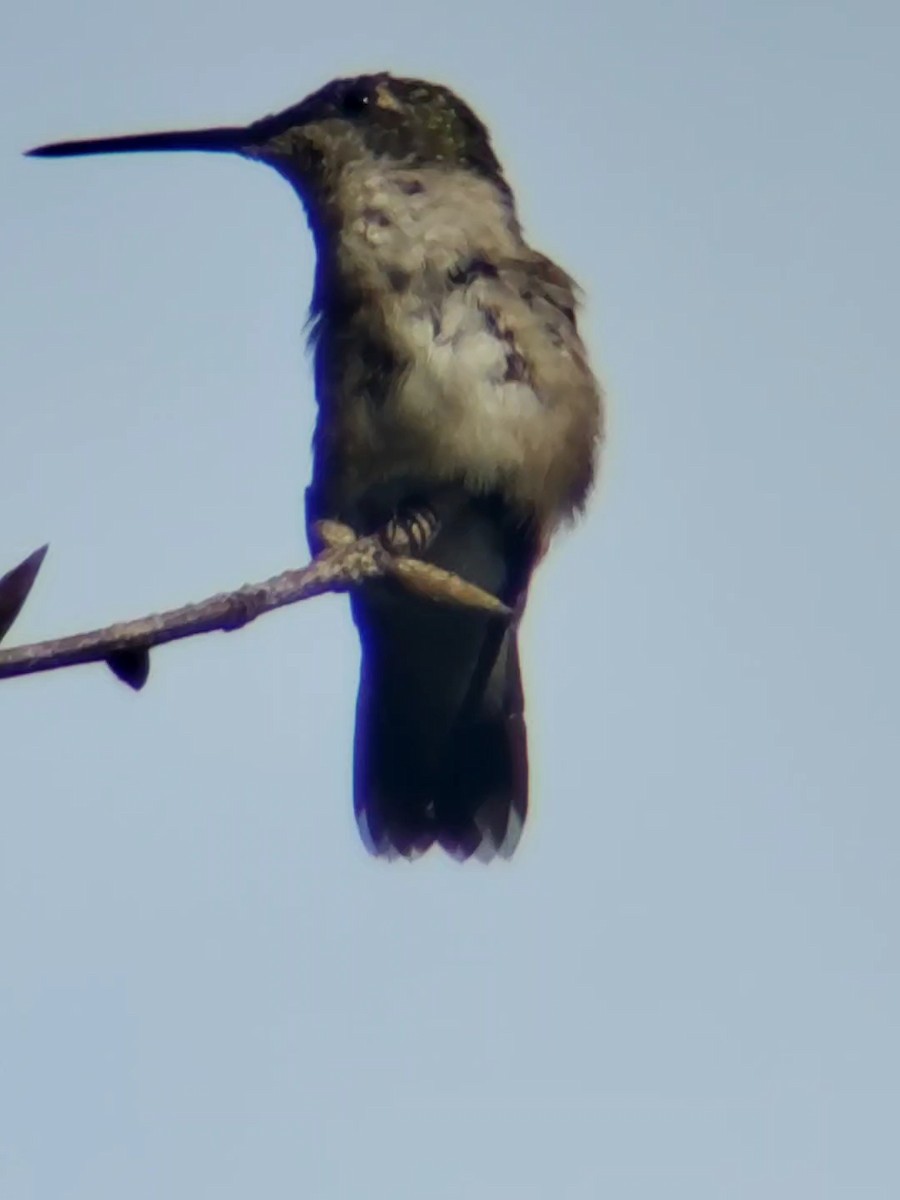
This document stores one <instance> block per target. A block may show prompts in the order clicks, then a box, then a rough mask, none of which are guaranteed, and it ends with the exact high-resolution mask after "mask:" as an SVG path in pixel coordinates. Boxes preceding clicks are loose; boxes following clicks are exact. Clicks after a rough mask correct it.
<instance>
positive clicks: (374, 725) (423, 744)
mask: <svg viewBox="0 0 900 1200" xmlns="http://www.w3.org/2000/svg"><path fill="white" fill-rule="evenodd" d="M403 607H407V604H406V603H404V604H403ZM436 615H437V611H436V609H435V610H433V611H432V612H431V613H430V614H429V616H431V617H434V616H436ZM440 615H441V616H443V617H444V618H445V620H443V621H436V622H434V624H435V628H434V629H433V636H431V637H428V638H427V639H423V638H419V637H415V636H411V629H410V625H411V624H413V625H414V624H416V622H415V620H414V619H410V618H409V617H408V618H407V620H406V621H403V622H402V627H400V626H398V630H399V634H398V636H401V635H402V644H399V642H398V641H394V640H393V639H391V641H393V651H391V650H390V649H388V646H389V645H390V643H389V642H387V641H386V640H382V641H381V642H380V643H379V645H378V646H377V648H374V647H370V646H366V645H365V639H364V650H363V672H362V681H361V686H360V693H359V702H358V706H357V714H356V755H355V780H354V803H355V808H356V817H357V821H358V823H359V827H360V832H361V833H362V836H363V840H364V841H365V842H366V845H367V846H368V848H369V850H370V851H371V852H372V853H374V854H379V855H384V856H386V857H396V856H398V855H401V856H403V857H406V858H415V857H417V856H418V855H419V854H422V853H424V851H426V850H427V849H428V848H429V847H430V846H431V845H433V844H434V843H435V842H438V843H439V844H440V845H441V846H443V848H444V849H445V850H446V851H447V852H448V853H449V854H452V855H453V856H454V857H455V858H459V859H466V858H470V857H471V856H473V855H475V856H476V857H478V858H481V859H483V860H489V859H491V858H493V857H494V855H495V854H501V855H504V856H508V855H509V854H511V853H512V852H513V850H514V849H515V846H516V844H517V842H518V840H519V836H520V834H521V832H522V825H523V823H524V821H525V814H526V811H527V807H528V751H527V743H526V734H525V717H524V712H523V702H522V686H521V681H520V678H519V663H518V653H517V649H516V634H515V630H514V629H503V628H501V629H500V631H499V632H500V636H499V637H498V636H497V633H496V630H493V629H490V628H488V627H486V623H485V622H484V620H483V619H481V618H475V619H474V620H473V619H472V618H471V617H470V616H469V615H468V614H459V613H455V612H454V613H451V614H449V615H450V617H451V620H450V621H448V620H446V618H447V616H448V613H447V611H446V610H445V611H444V612H443V613H442V614H440ZM460 617H462V620H460ZM429 623H431V622H429ZM440 626H443V629H441V628H440ZM465 626H468V628H467V629H466V628H464V627H465ZM382 639H384V634H383V632H382ZM486 660H487V662H486ZM485 662H486V666H487V669H485ZM479 675H483V676H484V678H479Z"/></svg>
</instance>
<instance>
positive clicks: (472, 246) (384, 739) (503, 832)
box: [28, 72, 603, 861]
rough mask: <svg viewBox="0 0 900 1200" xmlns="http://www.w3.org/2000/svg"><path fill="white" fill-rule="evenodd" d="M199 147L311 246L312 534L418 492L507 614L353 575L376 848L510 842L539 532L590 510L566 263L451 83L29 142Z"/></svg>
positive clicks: (65, 146)
mask: <svg viewBox="0 0 900 1200" xmlns="http://www.w3.org/2000/svg"><path fill="white" fill-rule="evenodd" d="M178 150H191V151H195V150H196V151H211V152H214V153H225V154H237V155H240V156H241V157H243V158H246V159H250V160H252V161H256V162H261V163H266V164H268V165H269V166H271V167H274V168H275V170H276V171H277V172H278V173H279V174H280V175H281V176H283V177H284V178H285V179H286V180H287V182H288V183H289V184H290V185H291V186H292V187H293V189H294V190H295V192H296V193H297V195H298V196H299V198H300V200H301V202H302V204H303V207H304V209H305V212H306V217H307V220H308V223H309V227H310V230H311V233H312V237H313V240H314V243H315V249H316V268H315V279H314V284H313V289H312V302H311V309H310V326H309V328H310V343H311V346H312V350H313V363H314V378H315V393H316V402H317V418H316V424H315V430H314V434H313V475H312V481H311V483H310V485H309V488H308V489H307V493H306V521H307V531H308V535H309V538H310V542H311V545H312V546H313V547H314V548H315V545H316V534H315V530H316V526H317V523H318V522H320V521H322V520H324V519H333V520H337V521H340V522H342V523H344V524H345V525H348V526H350V527H352V529H353V530H354V531H355V533H356V534H357V535H359V536H363V535H368V534H373V533H378V532H379V531H380V530H383V529H384V528H386V527H387V526H388V524H389V523H391V522H394V521H400V522H404V521H405V522H408V523H409V524H410V526H411V527H412V526H414V525H415V521H416V514H421V513H422V512H425V513H428V514H430V515H431V517H432V518H434V519H435V520H436V523H437V529H438V532H437V535H436V536H435V537H434V540H433V541H432V542H431V543H430V544H429V545H428V546H427V548H425V549H423V550H422V553H421V556H422V557H423V558H424V559H426V560H427V561H430V562H432V563H435V564H437V565H438V566H440V567H443V568H445V569H446V570H448V571H451V572H454V573H455V574H457V575H459V576H461V577H463V578H464V579H467V580H469V581H470V582H472V583H474V584H477V585H478V586H480V587H481V588H483V589H485V590H487V591H489V592H491V593H493V594H494V595H496V596H497V597H499V598H500V599H501V600H502V601H504V603H505V604H507V605H508V606H509V608H510V609H511V610H512V611H513V617H512V619H511V620H508V621H503V620H501V619H498V618H497V617H496V616H494V615H491V614H486V613H482V612H477V611H474V610H462V609H456V608H452V607H449V606H443V605H439V604H436V603H434V602H433V601H430V600H426V599H423V598H419V597H416V596H413V595H412V594H410V593H408V592H404V591H402V590H401V589H400V588H399V586H398V585H396V584H393V583H389V582H385V581H377V582H370V583H367V584H365V585H363V586H362V587H361V588H359V589H357V590H355V591H354V592H353V593H352V594H351V606H352V613H353V618H354V620H355V623H356V626H357V628H358V631H359V635H360V641H361V671H360V685H359V694H358V700H357V708H356V731H355V741H354V770H353V777H354V778H353V791H354V809H355V813H356V818H357V823H358V826H359V829H360V833H361V835H362V838H363V841H364V843H365V844H366V846H367V848H368V849H369V850H370V852H372V853H373V854H376V855H380V856H383V857H387V858H397V857H404V858H408V859H412V858H416V857H418V856H419V855H421V854H422V853H424V852H425V851H426V850H428V849H429V848H430V847H432V846H434V845H439V846H441V847H443V849H444V850H445V851H447V852H448V853H449V854H450V855H452V856H453V857H455V858H457V859H460V860H463V859H469V858H471V857H473V856H474V857H476V858H479V859H481V860H482V861H487V860H490V859H492V858H493V857H494V856H495V855H501V856H504V857H508V856H509V855H510V854H512V852H513V850H514V849H515V847H516V845H517V843H518V841H519V838H520V835H521V832H522V828H523V824H524V821H525V816H526V812H527V809H528V751H527V739H526V728H525V705H524V696H523V690H522V681H521V672H520V666H519V652H518V636H517V635H518V628H519V622H520V619H521V616H522V613H523V611H524V607H525V600H526V595H527V591H528V586H529V582H530V580H531V577H532V573H533V572H534V570H535V568H536V566H537V564H538V563H539V561H540V560H541V558H542V557H543V555H544V553H545V552H546V550H547V547H548V545H549V543H550V541H551V538H552V537H553V535H554V534H555V533H556V532H557V531H558V530H559V529H560V528H561V527H562V526H564V525H566V524H567V523H569V522H571V521H572V519H573V518H575V517H576V516H577V515H578V514H579V513H580V512H581V511H582V510H583V508H584V505H585V501H586V498H587V496H588V493H589V491H590V488H591V485H592V482H593V478H594V474H595V466H596V460H597V455H598V449H599V445H600V443H601V441H602V436H603V392H602V389H601V386H600V384H599V383H598V381H597V379H596V377H595V375H594V373H593V371H592V369H591V366H590V363H589V359H588V355H587V352H586V350H585V347H584V344H583V342H582V340H581V337H580V335H579V332H578V326H577V310H578V306H579V303H580V293H579V290H578V288H577V286H576V285H575V283H574V281H573V280H572V278H571V277H570V276H569V275H568V274H567V273H566V272H565V271H564V270H562V269H561V268H560V267H559V266H557V265H556V264H555V263H554V262H552V261H551V260H550V259H549V258H548V257H546V256H545V255H543V254H541V253H540V252H539V251H537V250H535V249H533V248H532V247H531V246H530V245H529V244H528V242H527V241H526V240H525V237H524V234H523V232H522V227H521V225H520V223H519V220H518V217H517V213H516V204H515V199H514V196H513V192H512V190H511V188H510V186H509V184H508V182H507V180H506V177H505V175H504V172H503V169H502V167H501V165H500V163H499V161H498V159H497V156H496V154H495V151H494V148H493V145H492V142H491V138H490V135H489V133H488V130H487V128H486V126H485V125H484V124H483V122H482V121H481V120H480V119H479V117H477V116H476V114H475V113H474V111H473V110H472V109H471V108H470V107H469V105H468V104H466V103H465V102H464V101H463V100H462V99H461V98H460V97H459V96H457V95H456V94H455V93H454V92H453V91H451V90H450V89H449V88H448V87H445V86H442V85H439V84H435V83H429V82H427V81H425V80H421V79H407V78H399V77H396V76H393V75H391V74H390V73H388V72H380V73H377V74H371V75H361V76H358V77H355V78H347V79H337V80H334V81H332V82H331V83H328V84H327V85H325V86H324V87H322V88H320V89H319V90H318V91H316V92H313V93H312V94H311V95H309V96H308V97H307V98H306V99H305V100H303V101H301V102H300V103H299V104H296V105H294V106H293V107H291V108H288V109H286V110H285V111H283V112H280V113H277V114H275V115H271V116H266V117H263V118H262V119H261V120H258V121H254V122H253V123H252V124H250V125H246V126H229V127H222V128H212V129H198V130H187V131H169V132H162V133H143V134H135V135H128V136H121V137H104V138H97V139H94V140H89V141H69V142H59V143H55V144H52V145H46V146H40V147H37V148H36V149H34V150H31V151H29V152H28V153H29V154H30V155H33V156H36V157H40V158H66V157H70V156H75V155H87V154H120V153H128V152H132V151H178Z"/></svg>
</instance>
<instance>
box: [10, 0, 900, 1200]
mask: <svg viewBox="0 0 900 1200" xmlns="http://www.w3.org/2000/svg"><path fill="white" fill-rule="evenodd" d="M898 34H900V10H898V9H897V6H896V5H894V4H889V3H887V2H885V3H856V4H850V3H843V4H838V3H828V2H824V3H818V4H813V3H798V2H795V0H787V2H784V3H779V4H775V3H758V4H740V5H738V4H731V5H726V4H722V3H719V4H714V3H700V2H694V3H681V4H671V3H664V2H663V0H657V2H648V3H630V4H629V3H624V2H623V0H617V2H615V3H611V4H600V5H597V6H589V5H587V4H585V3H567V2H559V3H555V4H553V5H540V6H538V5H533V6H531V7H530V8H528V7H525V6H522V5H520V4H516V3H513V2H512V0H498V2H492V0H478V2H477V3H475V2H472V0H465V2H463V3H460V4H457V5H455V6H453V7H445V6H441V7H438V6H436V5H434V4H433V3H431V2H430V0H425V2H424V3H419V4H415V5H413V4H411V3H398V4H390V3H388V4H386V5H371V4H363V3H360V2H359V0H349V2H348V3H346V4H344V5H342V6H340V7H338V6H332V7H329V8H327V9H312V8H304V6H302V5H299V4H291V5H288V4H284V3H283V2H281V0H260V2H259V3H257V4H255V5H254V6H253V7H252V9H247V8H246V6H244V5H241V4H236V3H234V2H233V0H231V2H226V3H224V4H219V5H212V4H209V3H208V2H207V0H187V2H186V3H185V2H182V3H178V4H176V3H173V2H172V0H162V2H160V3H156V4H155V5H153V6H151V5H147V4H141V5H131V4H124V5H123V4H121V3H115V4H114V3H111V2H110V0H103V2H99V0H85V2H84V3H82V4H78V5H76V4H72V3H63V2H62V0H48V3H45V4H41V5H32V6H30V7H29V8H28V9H27V10H26V9H25V8H24V7H23V6H20V7H19V8H18V9H17V10H16V11H15V12H14V13H9V14H7V15H6V17H5V18H4V36H3V44H2V47H0V88H2V89H3V102H2V104H0V177H2V187H0V239H2V241H0V254H2V262H0V305H2V322H0V339H2V359H0V363H2V392H3V397H4V400H3V424H2V428H3V454H2V461H3V467H2V471H0V511H2V513H3V520H2V523H0V570H4V569H6V568H7V567H9V566H12V565H13V564H14V563H15V562H17V561H18V560H19V559H20V558H22V557H23V556H24V555H25V554H26V553H28V552H29V551H30V550H32V549H33V548H34V547H35V546H37V545H39V544H40V543H42V542H43V541H46V540H49V541H50V542H51V553H50V556H49V557H48V559H47V563H46V566H45V569H44V572H43V573H42V576H41V579H40V582H39V584H38V586H37V589H36V591H35V593H34V596H33V599H32V600H31V601H30V603H29V606H28V609H27V610H26V613H25V615H24V616H23V618H22V620H21V622H20V623H19V625H18V626H17V627H16V630H15V635H14V637H15V640H30V639H34V638H39V637H48V636H51V635H53V634H62V633H69V632H74V631H76V630H78V629H81V628H85V627H91V626H95V625H98V624H103V623H105V622H107V621H109V620H114V619H119V618H124V617H129V616H138V615H141V614H143V613H145V612H147V611H150V610H152V609H155V608H161V607H166V606H169V605H173V604H178V603H181V602H183V601H187V600H189V599H197V598H200V597H202V596H204V595H207V594H209V593H211V592H214V591H217V590H220V589H221V588H224V587H228V586H231V585H236V584H239V583H242V582H245V581H248V580H252V579H258V578H263V577H265V576H266V575H269V574H272V573H274V572H275V571H278V570H280V569H282V568H283V567H285V566H287V565H290V564H292V563H296V562H299V561H300V560H302V558H303V556H304V540H303V537H302V527H301V497H302V491H303V488H304V486H305V484H306V482H307V479H308V475H309V456H308V453H307V444H308V440H309V434H310V429H311V423H312V418H313V408H312V401H311V380H310V374H309V369H308V364H307V362H306V360H305V356H304V352H303V348H302V341H301V327H302V323H303V319H304V315H305V309H306V304H307V302H308V297H309V289H310V281H311V271H312V253H311V246H310V241H309V237H308V234H307V231H306V229H305V225H304V222H303V219H302V215H301V213H300V210H299V208H298V205H297V203H296V201H295V199H294V197H293V196H292V194H291V192H290V190H289V189H288V188H287V187H286V186H285V185H284V184H283V182H282V181H280V180H279V179H278V178H277V176H276V175H275V174H274V173H273V172H268V171H265V170H263V169H254V168H253V167H252V166H250V165H248V164H247V163H243V162H240V161H238V160H235V161H229V160H227V159H224V158H216V157H213V156H199V155H198V156H187V155H183V156H169V157H166V156H153V157H144V158H141V157H137V156H135V157H132V158H128V159H118V160H113V159H108V160H104V159H92V160H82V161H71V162H39V161H33V160H26V159H23V158H21V157H20V156H19V152H20V151H21V150H22V149H24V148H26V147H28V146H30V145H34V144H35V143H38V142H42V141H48V140H54V139H60V138H67V137H77V136H81V135H91V134H100V133H104V132H112V133H116V132H125V131H131V130H140V129H152V128H156V127H162V128H164V127H166V126H191V125H206V124H215V123H225V124H233V123H238V122H241V121H244V120H250V119H252V118H255V117H257V116H260V115H262V114H263V113H265V112H268V111H272V110H275V109H278V108H281V107H284V106H286V105H287V104H290V103H292V102H294V101H296V100H298V99H300V98H301V97H302V96H303V95H304V94H306V93H307V92H308V91H310V90H312V89H313V88H314V87H316V86H318V85H319V84H321V83H322V82H324V81H325V80H327V79H328V78H330V77H332V76H335V75H339V74H348V73H354V72H356V71H358V70H361V69H382V68H390V69H393V70H396V71H399V72H404V73H411V74H418V75H423V76H426V77H433V78H437V79H440V80H442V81H444V82H446V83H449V84H451V85H452V86H453V87H455V88H456V89H458V90H459V91H460V92H462V93H463V94H464V95H465V96H466V97H467V98H468V99H469V100H470V101H471V102H472V103H473V104H474V105H475V106H476V107H477V108H478V110H479V111H480V112H481V113H482V114H483V115H484V117H485V118H486V120H487V121H488V122H489V123H490V125H491V126H492V128H493V130H494V132H495V137H496V142H497V147H498V150H499V152H500V154H501V157H502V158H503V160H504V162H505V164H506V166H507V168H508V172H509V175H510V178H511V181H512V182H513V184H514V186H515V187H516V189H517V191H518V193H519V196H520V203H521V209H522V215H523V217H524V219H525V222H526V225H527V229H528V231H529V232H530V234H531V235H532V237H533V240H534V241H535V242H536V244H538V245H539V246H540V247H541V248H542V249H544V250H546V251H547V252H548V253H550V254H552V255H553V256H554V257H557V258H558V259H559V260H560V261H561V262H562V263H563V264H564V265H565V266H566V267H567V268H569V269H570V270H571V271H572V272H573V273H574V274H575V275H576V276H577V277H578V278H579V279H580V281H581V282H582V284H583V285H584V287H585V289H586V291H587V293H588V295H589V298H590V303H589V306H588V308H587V310H586V313H585V317H584V329H585V332H586V335H587V337H588V339H589V341H590V342H591V344H592V346H593V347H594V349H595V353H596V356H597V361H598V363H599V364H600V365H601V366H602V369H603V373H604V376H605V378H606V380H607V382H608V386H609V389H610V393H611V408H612V420H611V433H610V440H609V447H608V451H607V454H606V459H605V466H604V478H603V484H602V486H601V487H600V489H599V491H598V493H597V495H596V497H595V500H594V503H593V504H592V506H591V508H590V512H589V515H588V518H587V520H586V521H585V522H584V524H583V525H582V526H581V527H580V529H579V530H578V531H577V532H576V533H575V534H573V535H572V536H570V537H567V538H566V539H565V540H564V541H563V542H561V544H560V545H559V546H558V548H557V549H556V550H555V551H554V552H553V554H552V556H551V558H550V560H549V561H548V562H547V563H546V565H545V567H544V568H543V569H542V570H541V572H540V575H539V578H538V580H537V582H536V585H535V588H534V593H533V597H532V603H531V607H530V612H529V615H528V618H527V623H526V630H525V639H524V641H525V659H526V676H527V687H528V698H529V720H530V732H531V744H532V756H533V763H534V789H533V792H534V817H533V819H532V820H531V822H530V825H529V828H528V830H527V835H526V837H525V839H524V842H523V844H522V846H521V849H520V853H519V854H518V855H517V856H516V858H515V859H514V860H513V861H512V862H511V863H509V864H502V863H498V864H494V865H492V866H491V867H489V868H485V867H483V866H481V865H480V864H477V863H473V864H469V865H467V866H465V867H460V866H458V865H456V864H455V863H452V862H449V861H446V860H444V859H442V858H439V857H437V856H436V855H435V856H430V857H428V858H427V859H425V860H423V861H421V862H419V863H417V864H415V865H413V866H408V865H407V864H405V863H398V864H393V865H385V864H383V863H379V862H374V861H372V860H370V859H369V858H368V857H367V856H366V854H365V852H364V850H363V848H362V845H361V843H360V842H359V840H358V837H357V834H356V830H355V827H354V824H353V819H352V812H351V803H350V746H351V734H352V713H353V703H354V694H355V684H356V678H355V673H356V654H357V652H356V643H355V636H354V633H353V630H352V626H351V623H350V619H349V615H348V613H347V612H346V606H345V603H344V602H343V601H341V600H338V599H335V598H327V599H323V600H317V601H314V602H311V603H309V604H306V605H304V606H302V607H298V608H293V609H289V610H287V611H285V612H282V613H280V614H277V615H275V616H272V617H269V618H266V619H264V620H262V621H260V622H258V623H257V624H256V625H254V626H252V627H251V628H249V629H246V630H244V631H242V632H240V633H236V634H234V635H231V636H228V637H225V636H218V635H217V636H210V637H206V638H200V639H196V640H194V641H192V642H190V643H182V644H180V645H178V646H175V647H170V648H168V649H165V650H163V651H161V652H159V653H158V654H156V655H155V657H154V662H153V670H152V675H151V680H150V683H149V685H148V687H147V689H146V690H145V692H144V693H142V694H141V695H133V694H131V693H130V692H129V691H128V690H127V689H126V688H124V687H123V686H122V685H120V684H118V683H117V682H116V681H115V680H114V679H113V678H112V676H111V675H109V674H108V673H107V672H105V671H104V670H102V669H101V668H79V669H77V670H72V671H66V672H62V673H59V674H54V675H45V676H40V677H36V678H32V679H26V680H19V681H15V682H8V683H5V684H2V685H0V728H2V729H3V732H4V736H3V741H2V780H3V782H2V805H0V1197H2V1200H62V1198H65V1200H107V1198H109V1200H121V1198H122V1197H127V1198H128V1200H151V1198H154V1200H155V1198H157V1197H166V1198H170V1197H174V1198H180V1197H185V1198H188V1197H189V1198H190V1200H197V1198H199V1197H215V1198H216V1200H232V1198H235V1200H237V1198H238V1197H241V1198H243V1197H260V1196H266V1197H268V1196H272V1197H276V1196H277V1197H281V1196H303V1197H315V1198H316V1200H319V1198H322V1200H331V1198H333V1197H334V1198H338V1200H341V1198H343V1197H348V1198H350V1197H363V1196H364V1197H366V1198H367V1200H376V1198H377V1200H380V1198H382V1197H383V1198H385V1200H421V1198H423V1197H427V1198H428V1200H460V1198H461V1197H466V1198H467V1200H507V1198H508V1200H513V1198H515V1200H548V1198H552V1200H570V1198H571V1200H594V1198H596V1197H610V1200H660V1198H661V1197H666V1200H681V1198H682V1197H684V1198H685V1200H721V1198H723V1197H728V1200H751V1198H752V1200H758V1198H759V1197H765V1198H766V1200H782V1198H784V1200H799V1198H801V1197H802V1198H804V1200H805V1198H806V1197H812V1198H816V1200H819V1198H831V1197H844V1196H846V1197H854V1198H856V1197H866V1198H867V1200H869V1198H876V1197H877V1198H879V1200H880V1198H882V1197H883V1198H885V1200H894V1198H895V1197H896V1196H897V1195H898V1194H900V1161H898V1151H897V1149H896V1118H897V1112H898V1108H900V1083H898V1073H900V1036H898V1012H900V963H898V954H897V918H898V913H900V884H898V874H900V873H898V843H900V818H898V794H900V787H898V783H900V769H898V745H897V741H898V739H897V720H898V709H900V704H898V691H900V688H898V669H900V640H898V636H897V614H898V609H900V580H898V563H897V514H898V505H900V485H898V481H897V471H896V466H895V460H896V455H897V445H898V440H900V418H898V404H897V394H896V393H897V378H898V371H900V367H898V361H897V359H898V352H897V345H898V328H897V316H898V294H897V293H898V283H897V281H898V279H900V251H898V235H897V214H898V212H900V156H898V150H897V136H896V122H897V113H898V110H900V83H898V72H897V62H898V52H900V44H898V43H900V37H898ZM11 640H12V639H11Z"/></svg>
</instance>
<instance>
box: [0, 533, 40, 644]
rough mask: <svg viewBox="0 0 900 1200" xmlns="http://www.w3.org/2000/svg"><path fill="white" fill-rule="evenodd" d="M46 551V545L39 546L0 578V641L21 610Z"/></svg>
mask: <svg viewBox="0 0 900 1200" xmlns="http://www.w3.org/2000/svg"><path fill="white" fill-rule="evenodd" d="M46 553H47V546H41V547H40V549H38V550H35V551H34V553H33V554H29V555H28V557H27V558H26V559H25V561H24V562H20V563H19V565H18V566H17V567H13V569H12V570H11V571H7V573H6V574H5V575H4V576H3V578H2V579H0V642H2V641H3V639H4V638H5V637H6V635H7V633H9V631H10V629H11V628H12V624H13V622H14V621H15V619H16V617H17V616H18V615H19V613H20V612H21V611H22V605H23V604H24V603H25V601H26V600H27V599H28V593H29V592H30V591H31V588H32V586H33V584H34V581H35V579H37V573H38V571H39V570H40V569H41V563H42V562H43V561H44V555H45V554H46Z"/></svg>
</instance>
